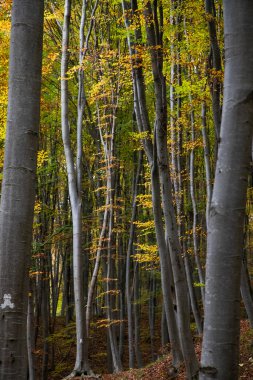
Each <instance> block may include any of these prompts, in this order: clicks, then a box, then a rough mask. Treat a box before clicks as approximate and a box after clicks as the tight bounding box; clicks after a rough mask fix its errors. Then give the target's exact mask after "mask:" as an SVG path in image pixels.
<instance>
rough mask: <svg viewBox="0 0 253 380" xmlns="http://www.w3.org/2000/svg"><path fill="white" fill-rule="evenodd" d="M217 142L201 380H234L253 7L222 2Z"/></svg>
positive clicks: (251, 105)
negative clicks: (220, 109)
mask: <svg viewBox="0 0 253 380" xmlns="http://www.w3.org/2000/svg"><path fill="white" fill-rule="evenodd" d="M223 3H224V34H225V61H226V67H225V82H224V103H223V113H222V125H221V136H220V138H221V142H220V147H219V152H218V161H217V165H216V173H215V182H214V190H213V197H212V203H211V208H210V217H209V223H208V241H207V243H208V245H207V247H208V248H207V249H208V252H207V269H206V302H205V321H204V338H203V349H202V360H201V373H200V379H201V380H204V379H205V380H206V379H222V380H235V379H238V360H239V334H240V279H241V261H242V258H241V256H242V252H243V244H244V234H243V229H244V218H245V204H246V192H247V183H248V174H249V164H250V158H251V142H252V131H253V92H252V88H253V65H252V64H251V63H253V45H252V39H253V24H252V18H253V3H252V1H250V0H244V1H241V2H240V3H239V2H238V1H236V0H224V1H223Z"/></svg>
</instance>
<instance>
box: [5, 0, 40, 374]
mask: <svg viewBox="0 0 253 380" xmlns="http://www.w3.org/2000/svg"><path fill="white" fill-rule="evenodd" d="M43 13H44V2H43V0H37V1H36V0H27V1H25V2H21V1H18V0H14V1H13V7H12V31H11V50H10V75H9V100H8V122H7V136H6V141H5V162H4V172H3V178H4V179H3V185H2V199H1V212H0V289H1V294H0V306H1V307H0V318H1V325H0V342H1V346H0V378H1V379H14V378H15V379H22V380H23V379H25V378H26V376H27V349H26V345H27V339H26V327H27V326H26V323H27V298H28V297H27V292H28V266H29V261H30V251H31V241H32V223H33V208H34V199H35V184H36V178H35V175H36V161H37V160H36V154H37V148H38V131H39V117H40V87H41V57H42V29H43Z"/></svg>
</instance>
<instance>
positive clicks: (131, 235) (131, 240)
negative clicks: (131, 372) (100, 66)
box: [126, 152, 142, 368]
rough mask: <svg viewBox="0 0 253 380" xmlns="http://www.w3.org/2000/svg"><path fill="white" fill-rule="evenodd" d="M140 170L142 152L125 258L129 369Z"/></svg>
mask: <svg viewBox="0 0 253 380" xmlns="http://www.w3.org/2000/svg"><path fill="white" fill-rule="evenodd" d="M141 170H142V152H140V153H139V158H138V167H137V172H136V175H135V177H134V179H133V196H132V197H133V198H132V216H131V222H130V223H131V224H130V232H129V240H128V247H127V257H126V302H127V324H128V351H129V368H134V331H133V314H132V291H131V285H130V284H131V283H130V275H131V270H130V268H131V256H132V254H133V244H134V236H135V224H134V222H135V220H136V213H137V200H136V197H137V194H138V183H139V179H140V174H141Z"/></svg>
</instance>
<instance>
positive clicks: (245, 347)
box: [37, 320, 253, 380]
mask: <svg viewBox="0 0 253 380" xmlns="http://www.w3.org/2000/svg"><path fill="white" fill-rule="evenodd" d="M74 329H75V326H74V324H71V325H69V326H68V327H67V328H64V327H63V325H61V324H60V326H58V330H59V332H56V333H55V334H54V336H53V337H52V338H51V343H52V342H53V341H54V342H55V344H54V347H55V349H54V356H55V363H56V365H55V366H54V369H53V370H51V371H50V373H49V376H48V379H50V380H62V379H63V378H64V377H65V376H67V375H68V374H69V373H70V372H71V370H72V369H73V367H72V366H73V364H74V359H75V349H74V339H73V334H74ZM143 331H144V333H143V334H142V335H141V351H142V356H143V363H144V367H143V368H140V369H133V370H130V371H124V372H121V373H118V374H107V373H106V372H108V370H107V350H106V339H105V334H106V329H105V328H104V327H102V328H97V325H94V328H93V336H92V340H91V342H90V361H91V364H92V369H93V371H94V372H95V373H97V374H100V375H101V377H100V379H102V380H140V379H144V380H167V379H172V378H176V379H178V380H183V379H184V380H185V379H186V375H185V370H184V368H183V366H182V367H181V368H180V369H179V371H178V373H177V376H176V377H171V376H170V375H169V371H170V368H171V355H170V354H169V353H168V352H166V347H165V348H164V349H159V347H160V336H159V334H157V335H156V336H155V341H154V347H155V350H156V356H157V360H156V361H153V362H152V358H151V352H150V339H149V336H148V329H146V330H145V329H144V330H143ZM145 331H146V334H147V335H145ZM157 331H159V330H157ZM49 341H50V340H49ZM195 349H196V353H197V355H198V357H199V358H200V353H201V338H200V337H197V336H196V337H195ZM125 351H126V352H127V347H125ZM167 351H168V348H167ZM41 353H42V350H41V351H40V352H38V356H37V359H38V362H37V364H39V362H40V364H41V358H42V357H41ZM123 365H124V368H127V365H128V355H127V353H126V354H125V355H124V361H123ZM239 365H240V379H247V380H252V379H253V329H250V327H249V323H248V321H247V320H242V321H241V354H240V364H239ZM80 379H81V378H80V377H76V378H75V380H80ZM85 379H90V380H91V379H92V377H90V378H88V377H86V378H85Z"/></svg>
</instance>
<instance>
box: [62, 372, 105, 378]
mask: <svg viewBox="0 0 253 380" xmlns="http://www.w3.org/2000/svg"><path fill="white" fill-rule="evenodd" d="M75 378H79V379H80V380H81V379H86V380H88V379H89V380H93V379H94V380H95V379H101V376H100V375H95V374H94V372H93V371H91V370H88V371H76V370H74V371H73V372H71V374H70V375H68V376H67V377H64V378H63V379H62V380H69V379H75Z"/></svg>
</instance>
